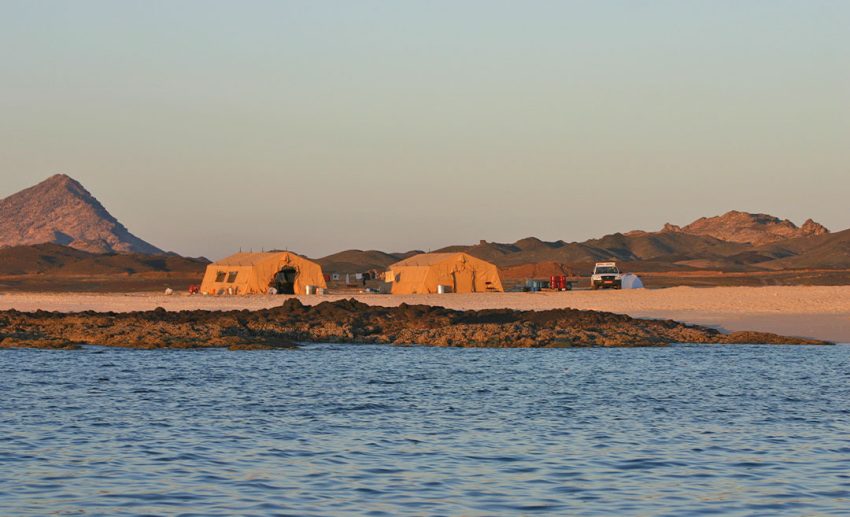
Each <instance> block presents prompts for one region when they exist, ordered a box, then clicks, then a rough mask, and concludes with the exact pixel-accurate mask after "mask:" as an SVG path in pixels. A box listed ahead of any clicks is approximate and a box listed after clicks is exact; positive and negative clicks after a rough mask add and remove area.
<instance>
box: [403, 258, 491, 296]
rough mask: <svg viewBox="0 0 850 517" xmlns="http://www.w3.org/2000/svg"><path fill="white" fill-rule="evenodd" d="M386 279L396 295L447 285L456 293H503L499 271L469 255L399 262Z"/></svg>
mask: <svg viewBox="0 0 850 517" xmlns="http://www.w3.org/2000/svg"><path fill="white" fill-rule="evenodd" d="M386 279H387V281H388V282H391V283H392V293H393V294H426V293H436V292H438V286H440V285H443V286H447V287H448V289H449V290H450V291H451V292H453V293H483V292H488V291H489V292H492V291H496V292H501V291H503V289H502V279H501V278H500V277H499V268H497V267H496V266H495V264H491V263H489V262H486V261H484V260H481V259H478V258H475V257H473V256H472V255H468V254H466V253H423V254H420V255H414V256H412V257H410V258H407V259H405V260H402V261H401V262H396V263H395V264H393V265H391V266H390V267H389V271H388V272H387V275H386Z"/></svg>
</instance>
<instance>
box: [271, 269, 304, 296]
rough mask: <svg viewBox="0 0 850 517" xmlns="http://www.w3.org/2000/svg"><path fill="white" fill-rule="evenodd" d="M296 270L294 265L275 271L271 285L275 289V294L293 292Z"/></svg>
mask: <svg viewBox="0 0 850 517" xmlns="http://www.w3.org/2000/svg"><path fill="white" fill-rule="evenodd" d="M297 277H298V271H297V270H296V269H295V268H294V267H288V266H287V267H284V268H283V269H281V270H280V271H278V272H277V273H275V275H274V278H273V279H272V282H271V286H272V287H274V288H275V289H277V294H295V279H296V278H297Z"/></svg>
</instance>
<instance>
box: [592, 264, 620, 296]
mask: <svg viewBox="0 0 850 517" xmlns="http://www.w3.org/2000/svg"><path fill="white" fill-rule="evenodd" d="M600 287H601V288H602V289H609V288H610V289H620V288H621V287H623V275H622V274H620V270H619V269H617V263H616V262H597V263H596V266H595V267H594V268H593V275H591V276H590V288H591V289H593V290H594V291H595V290H596V289H599V288H600Z"/></svg>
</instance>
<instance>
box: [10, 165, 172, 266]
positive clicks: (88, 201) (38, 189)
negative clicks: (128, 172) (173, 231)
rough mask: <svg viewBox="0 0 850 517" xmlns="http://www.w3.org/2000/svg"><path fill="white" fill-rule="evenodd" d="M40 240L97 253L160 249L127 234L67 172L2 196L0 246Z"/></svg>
mask: <svg viewBox="0 0 850 517" xmlns="http://www.w3.org/2000/svg"><path fill="white" fill-rule="evenodd" d="M42 243H54V244H62V245H64V246H70V247H73V248H77V249H81V250H85V251H90V252H96V253H109V252H118V253H145V254H159V253H163V251H162V250H160V249H159V248H157V247H155V246H153V245H151V244H149V243H147V242H145V241H143V240H141V239H139V238H138V237H136V236H135V235H133V234H131V233H130V232H129V231H128V230H127V228H126V227H124V225H123V224H121V223H120V222H118V220H117V219H115V217H113V216H112V215H111V214H110V213H109V212H108V211H107V210H106V208H105V207H104V206H103V205H102V204H101V203H100V202H99V201H98V200H97V199H96V198H95V197H94V196H93V195H92V194H91V193H90V192H89V191H88V190H86V188H85V187H83V185H82V184H80V182H78V181H77V180H75V179H73V178H71V177H70V176H68V175H66V174H56V175H53V176H51V177H49V178H47V179H46V180H44V181H42V182H41V183H39V184H37V185H35V186H33V187H30V188H28V189H25V190H22V191H20V192H18V193H16V194H12V195H11V196H9V197H7V198H5V199H2V200H0V247H5V246H19V245H30V244H42Z"/></svg>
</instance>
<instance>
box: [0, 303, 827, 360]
mask: <svg viewBox="0 0 850 517" xmlns="http://www.w3.org/2000/svg"><path fill="white" fill-rule="evenodd" d="M298 343H358V344H392V345H427V346H444V347H445V346H457V347H501V348H543V347H550V348H554V347H646V346H667V345H669V344H671V343H704V344H812V345H824V344H830V343H828V342H825V341H818V340H810V339H801V338H792V337H785V336H779V335H777V334H769V333H763V332H735V333H732V334H723V333H721V332H719V331H717V330H715V329H711V328H707V327H701V326H697V325H687V324H684V323H679V322H676V321H672V320H644V319H636V318H631V317H629V316H625V315H620V314H613V313H607V312H599V311H582V310H576V309H556V310H548V311H517V310H511V309H493V310H480V311H457V310H451V309H446V308H443V307H434V306H428V305H406V304H402V305H400V306H397V307H378V306H372V305H366V304H364V303H361V302H357V301H355V300H341V301H336V302H323V303H320V304H318V305H315V306H306V305H303V304H302V303H301V302H299V301H298V300H297V299H290V300H287V301H286V302H285V303H284V304H283V305H282V306H281V307H276V308H273V309H265V310H257V311H247V310H242V311H204V310H193V311H180V312H169V311H166V310H165V309H162V308H157V309H155V310H152V311H143V312H127V313H115V312H93V311H86V312H76V313H61V312H46V311H36V312H29V313H25V312H19V311H15V310H9V311H2V312H0V348H50V349H75V348H79V347H80V346H81V345H101V346H114V347H124V348H141V349H156V348H229V349H232V350H255V349H261V350H266V349H275V348H296V347H297V346H298Z"/></svg>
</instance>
